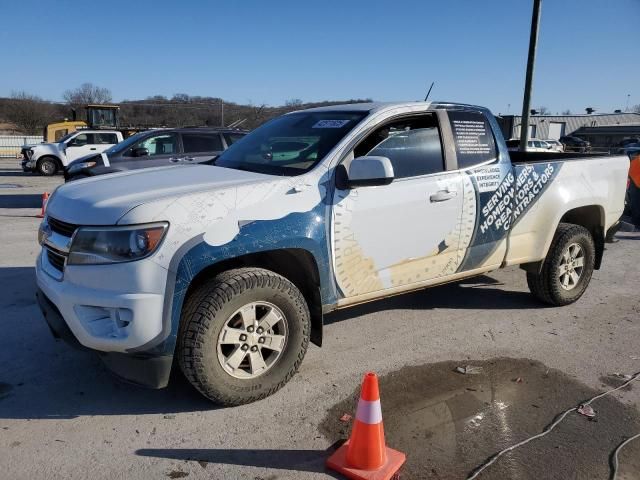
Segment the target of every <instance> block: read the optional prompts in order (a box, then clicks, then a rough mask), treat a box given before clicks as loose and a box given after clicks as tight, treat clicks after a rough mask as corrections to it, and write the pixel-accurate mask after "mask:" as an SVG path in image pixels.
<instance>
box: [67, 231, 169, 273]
mask: <svg viewBox="0 0 640 480" xmlns="http://www.w3.org/2000/svg"><path fill="white" fill-rule="evenodd" d="M168 228H169V224H168V223H167V222H158V223H149V224H146V225H129V226H123V227H80V228H79V229H78V230H77V231H76V233H75V234H74V235H73V241H72V242H71V248H70V250H69V259H68V261H67V264H68V265H101V264H107V263H119V262H130V261H133V260H140V259H142V258H145V257H148V256H149V255H151V254H152V253H153V252H155V251H156V250H157V249H158V246H159V245H160V243H161V242H162V239H163V238H164V236H165V234H166V233H167V229H168Z"/></svg>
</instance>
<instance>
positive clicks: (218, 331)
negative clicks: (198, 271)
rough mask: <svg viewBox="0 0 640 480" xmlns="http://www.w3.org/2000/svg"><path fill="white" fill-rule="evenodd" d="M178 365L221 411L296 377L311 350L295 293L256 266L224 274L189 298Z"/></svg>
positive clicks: (302, 310)
mask: <svg viewBox="0 0 640 480" xmlns="http://www.w3.org/2000/svg"><path fill="white" fill-rule="evenodd" d="M182 315H183V316H182V325H181V329H180V334H179V339H178V361H179V363H180V367H181V369H182V371H183V372H184V374H185V376H186V377H187V379H188V380H189V381H190V382H191V384H193V386H195V387H196V388H197V389H198V390H199V391H200V392H201V393H202V394H203V395H204V396H206V397H207V398H209V399H211V400H213V401H214V402H216V403H220V404H223V405H241V404H243V403H249V402H253V401H256V400H259V399H261V398H264V397H267V396H269V395H271V394H273V393H275V392H276V391H277V390H279V389H280V388H282V387H283V386H284V384H285V383H287V382H288V381H289V380H290V379H291V377H292V376H293V375H294V374H295V372H296V371H297V370H298V367H299V366H300V363H301V362H302V359H303V358H304V355H305V353H306V351H307V346H308V344H309V335H310V325H311V323H310V315H309V309H308V307H307V304H306V302H305V300H304V298H303V296H302V294H301V293H300V291H299V290H298V289H297V288H296V287H295V285H293V284H292V283H291V282H290V281H289V280H287V279H286V278H284V277H282V276H280V275H278V274H276V273H274V272H271V271H269V270H264V269H261V268H240V269H236V270H230V271H228V272H224V273H222V274H220V275H218V276H217V277H215V278H214V279H212V280H211V281H209V282H207V283H205V284H203V285H202V286H200V287H199V288H198V289H197V290H196V291H195V292H194V293H193V294H192V295H191V296H190V298H189V299H188V300H187V302H186V304H185V308H184V309H183V314H182Z"/></svg>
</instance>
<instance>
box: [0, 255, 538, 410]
mask: <svg viewBox="0 0 640 480" xmlns="http://www.w3.org/2000/svg"><path fill="white" fill-rule="evenodd" d="M478 282H480V283H479V286H478V287H477V291H476V288H470V286H469V285H471V283H470V282H469V281H468V282H466V283H461V284H455V285H449V286H445V287H441V288H438V289H436V290H433V292H434V293H433V294H428V293H425V292H421V293H417V294H413V295H404V296H398V297H394V298H391V299H387V300H383V301H380V302H376V303H375V304H372V305H368V306H363V307H359V308H356V309H351V310H349V311H348V313H340V314H337V315H333V316H332V317H333V318H330V319H329V320H328V321H329V322H332V321H337V319H341V318H347V317H353V316H358V315H363V314H366V313H368V312H370V311H374V310H377V309H393V308H420V309H429V308H437V307H451V308H456V307H459V308H480V307H481V306H484V307H486V308H514V307H516V306H517V307H518V308H533V307H534V306H535V307H536V308H539V304H538V303H536V302H534V301H533V300H532V299H531V298H530V296H529V295H528V294H525V293H519V292H505V291H503V290H499V289H497V288H494V287H495V286H498V285H500V283H499V282H497V281H496V280H494V279H492V278H490V277H481V278H480V279H475V280H474V281H473V283H474V284H478ZM0 283H1V284H2V285H6V286H7V287H6V288H3V289H2V290H0V309H2V312H3V316H2V318H1V319H0V328H2V330H3V332H6V334H5V335H4V336H3V337H2V338H0V366H1V367H0V383H1V384H3V385H4V387H3V389H4V393H3V394H2V396H0V418H25V419H30V418H62V419H64V418H76V417H78V416H83V415H120V414H125V415H136V414H147V413H162V414H167V413H178V412H191V411H201V410H211V409H215V408H217V407H215V406H214V405H213V404H211V403H210V402H209V401H207V400H206V399H205V398H204V397H202V396H201V395H200V394H199V393H198V392H197V391H196V390H195V389H193V388H192V387H191V385H190V384H189V383H188V382H187V381H186V380H185V379H184V377H183V376H182V375H181V374H180V373H179V369H178V368H174V374H173V375H172V378H171V382H170V385H169V387H168V388H166V389H162V390H147V389H144V388H141V387H136V386H133V385H128V384H125V383H121V382H120V381H118V380H117V379H116V378H114V377H113V376H112V375H111V374H109V373H108V372H107V371H106V370H105V368H104V367H103V365H102V363H101V361H100V360H99V359H98V358H97V357H96V356H95V355H94V354H92V353H91V352H83V351H76V350H73V349H71V348H70V347H68V346H67V345H65V344H64V343H62V342H61V341H60V340H54V338H53V337H52V335H51V333H50V331H49V330H48V328H47V326H46V324H45V321H44V319H43V317H42V315H41V314H40V311H39V310H38V308H37V306H36V303H35V297H34V293H35V288H36V286H35V274H34V269H33V268H30V267H29V268H26V267H18V268H1V269H0ZM460 289H464V291H465V294H464V295H465V303H464V304H461V303H460V301H459V299H460V291H461V290H460ZM474 305H475V307H473V306H474ZM174 367H176V366H175V365H174Z"/></svg>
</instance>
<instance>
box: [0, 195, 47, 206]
mask: <svg viewBox="0 0 640 480" xmlns="http://www.w3.org/2000/svg"><path fill="white" fill-rule="evenodd" d="M41 206H42V195H39V194H35V193H34V194H31V193H20V194H16V195H0V208H40V207H41Z"/></svg>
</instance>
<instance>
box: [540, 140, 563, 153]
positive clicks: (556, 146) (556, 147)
mask: <svg viewBox="0 0 640 480" xmlns="http://www.w3.org/2000/svg"><path fill="white" fill-rule="evenodd" d="M545 142H546V143H547V144H548V145H551V150H553V151H555V152H564V145H562V142H560V140H548V139H547V140H545Z"/></svg>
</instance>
